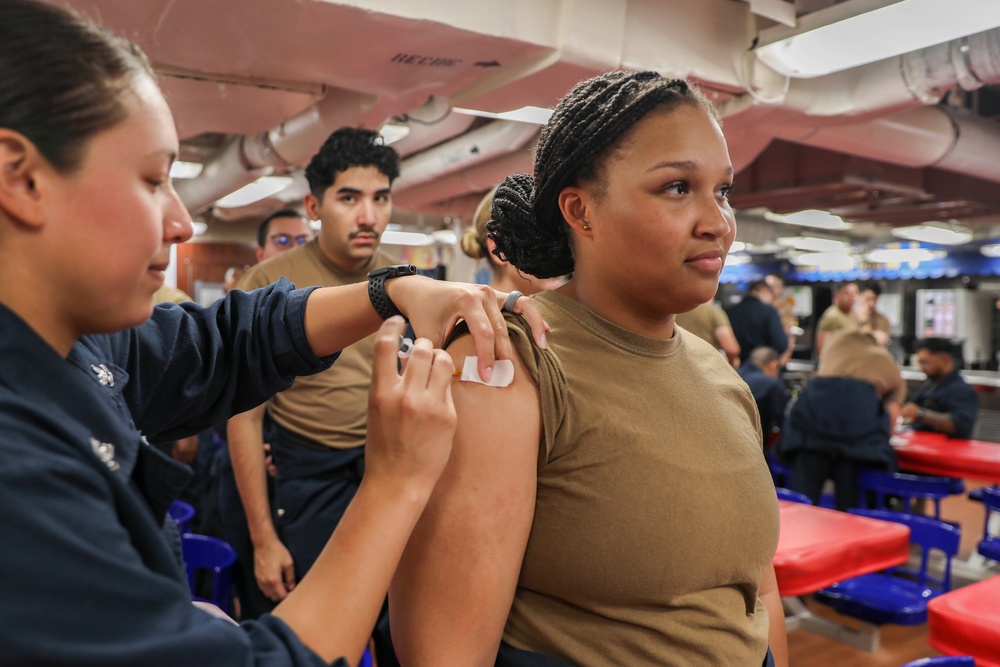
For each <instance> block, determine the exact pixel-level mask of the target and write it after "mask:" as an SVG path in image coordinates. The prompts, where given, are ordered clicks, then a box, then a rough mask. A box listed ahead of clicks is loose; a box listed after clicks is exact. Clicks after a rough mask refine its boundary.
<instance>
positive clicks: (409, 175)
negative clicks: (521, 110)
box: [393, 120, 538, 193]
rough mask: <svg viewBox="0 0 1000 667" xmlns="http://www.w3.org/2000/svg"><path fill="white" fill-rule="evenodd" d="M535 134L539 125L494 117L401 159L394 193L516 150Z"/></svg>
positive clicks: (394, 184)
mask: <svg viewBox="0 0 1000 667" xmlns="http://www.w3.org/2000/svg"><path fill="white" fill-rule="evenodd" d="M537 133H538V126H537V125H533V124H531V123H520V122H517V121H513V120H495V121H493V122H491V123H489V124H487V125H483V126H482V127H480V128H477V129H475V130H472V131H471V132H467V133H465V134H463V135H461V136H460V137H456V138H455V139H452V140H451V141H446V142H445V143H443V144H440V145H438V146H435V147H434V148H430V149H428V150H426V151H423V152H422V153H418V154H417V155H414V156H413V157H410V158H407V159H405V160H403V163H402V165H401V168H400V175H399V178H397V179H396V181H395V183H393V192H395V193H403V192H406V191H407V190H408V189H410V188H414V187H416V186H418V185H421V184H423V183H427V182H429V181H432V180H435V179H438V178H441V177H442V176H445V175H447V174H451V173H454V172H457V171H459V170H462V169H468V168H469V167H473V166H475V165H477V164H480V163H483V162H486V161H488V160H490V159H491V158H493V157H496V156H497V155H503V154H505V153H511V152H513V151H517V150H519V149H521V148H523V147H524V145H525V144H527V143H528V142H529V141H530V140H531V139H532V138H534V136H535V135H536V134H537Z"/></svg>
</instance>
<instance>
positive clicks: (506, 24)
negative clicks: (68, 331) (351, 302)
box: [49, 0, 1000, 273]
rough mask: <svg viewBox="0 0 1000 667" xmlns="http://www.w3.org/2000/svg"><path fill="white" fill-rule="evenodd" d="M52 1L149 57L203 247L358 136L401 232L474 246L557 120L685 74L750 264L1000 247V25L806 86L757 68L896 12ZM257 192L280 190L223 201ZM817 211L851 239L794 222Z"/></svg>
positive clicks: (669, 3)
mask: <svg viewBox="0 0 1000 667" xmlns="http://www.w3.org/2000/svg"><path fill="white" fill-rule="evenodd" d="M49 1H51V2H54V3H57V4H61V5H64V6H71V7H73V8H75V9H77V10H78V11H80V12H82V13H84V14H85V15H87V16H90V17H94V18H96V19H98V20H99V21H101V22H102V23H104V24H106V25H107V26H109V27H110V28H112V29H113V30H115V31H117V32H119V33H121V34H124V35H127V36H129V37H130V38H132V39H134V40H135V41H136V42H138V43H139V44H140V45H141V46H142V47H143V48H144V49H145V50H146V51H147V53H148V54H149V55H150V58H151V60H152V61H153V64H154V67H155V69H156V70H157V72H158V73H159V75H160V78H161V83H162V87H163V89H164V91H165V93H166V95H167V97H168V100H169V102H170V105H171V107H172V109H173V111H174V114H175V118H176V122H177V126H178V131H179V134H180V136H181V140H182V147H181V155H180V159H181V160H183V161H185V162H191V163H195V164H196V165H200V166H195V167H194V169H195V170H197V169H200V173H196V175H193V177H187V178H182V177H180V176H179V177H178V178H177V179H176V187H177V190H178V192H179V193H180V195H181V198H182V200H183V201H184V202H185V204H186V205H187V206H188V208H189V209H190V210H191V211H192V213H193V214H194V215H195V217H196V220H198V221H201V222H202V223H204V225H203V226H200V227H201V230H200V231H202V234H201V235H200V236H199V237H197V238H196V241H207V242H232V241H238V240H241V239H242V240H243V241H245V242H248V243H250V242H252V230H253V229H254V228H255V226H256V225H257V223H258V222H259V221H260V219H261V218H262V217H263V216H264V215H266V214H267V213H268V212H270V211H273V210H275V209H276V208H278V207H283V206H286V205H297V204H299V203H300V202H301V199H302V196H303V195H304V194H305V192H306V185H305V182H304V179H303V177H302V166H303V165H304V164H305V163H306V162H307V161H308V159H309V158H310V157H311V155H312V154H313V153H314V152H315V150H316V148H317V147H318V145H319V144H320V143H321V142H322V140H323V139H324V138H325V137H326V136H327V134H328V133H329V132H330V131H332V130H333V129H335V128H336V127H339V126H342V125H354V126H367V127H371V128H382V129H383V133H384V135H385V137H386V141H387V142H389V141H392V142H393V145H394V147H396V148H397V149H398V150H399V152H400V154H401V155H402V157H403V162H402V172H401V176H400V178H399V179H398V181H397V182H396V183H395V185H394V194H393V196H394V201H395V204H396V213H395V215H394V220H393V222H394V223H395V224H397V225H399V226H400V227H401V228H403V229H405V230H408V231H418V232H432V231H435V230H452V231H456V232H457V231H459V230H460V228H461V227H462V226H463V225H467V224H468V223H469V220H470V219H471V217H472V213H473V211H474V210H475V207H476V205H477V203H478V202H479V200H480V198H481V197H482V195H483V194H484V193H485V192H486V191H488V190H489V188H490V187H492V186H493V185H495V184H496V183H498V182H499V181H500V180H502V178H503V177H504V176H506V175H507V174H509V173H513V172H517V171H529V170H530V165H531V162H530V161H531V152H532V148H533V146H534V143H535V141H536V140H537V136H538V128H539V123H540V121H539V120H538V119H539V118H542V119H544V118H545V111H544V110H545V109H548V108H551V107H552V106H553V105H554V104H555V102H556V101H557V100H558V97H559V95H560V94H562V93H563V92H564V91H566V90H568V89H569V88H570V87H571V86H572V85H573V84H574V83H575V82H576V81H578V80H580V79H582V78H585V77H587V76H591V75H594V74H597V73H599V72H602V71H606V70H609V69H614V68H620V67H625V68H630V69H641V68H647V69H654V70H658V71H661V72H664V73H667V74H673V75H677V76H684V77H688V78H690V79H692V80H695V81H697V82H699V83H700V84H701V85H702V87H703V89H704V90H705V91H706V92H707V93H708V95H709V96H710V97H711V98H712V99H713V100H714V101H715V102H716V103H717V104H718V106H719V110H720V113H721V116H722V118H723V127H724V131H725V133H726V136H727V139H728V142H729V147H730V152H731V154H732V158H733V162H734V166H735V168H736V170H737V176H736V189H735V193H734V195H733V197H732V203H733V206H734V208H735V209H736V211H737V220H738V222H739V234H738V236H737V240H738V241H740V242H742V243H743V244H744V249H743V251H742V253H740V254H742V255H743V256H744V261H750V262H751V263H752V264H753V263H759V262H761V261H763V262H765V263H767V262H771V263H773V262H788V261H789V260H791V259H793V258H794V257H795V256H796V255H797V254H798V253H801V252H802V248H796V247H795V242H794V241H792V242H788V241H786V242H783V243H778V239H779V238H784V237H805V236H809V237H815V238H819V239H822V240H827V241H843V242H845V243H846V244H847V246H846V248H847V249H848V252H853V253H856V254H858V253H864V252H867V251H869V250H871V249H873V248H876V247H885V246H889V247H899V246H901V245H908V244H913V245H916V242H915V241H912V240H910V241H907V240H902V239H901V238H899V237H898V236H896V235H895V233H894V231H893V230H894V229H896V228H900V227H907V228H909V227H912V226H915V225H921V224H925V223H932V226H938V227H943V228H954V229H961V230H963V231H964V232H965V237H964V238H963V239H962V240H961V242H960V243H959V244H958V245H951V246H941V248H942V249H944V250H946V251H947V253H948V255H949V256H955V255H961V254H962V253H967V254H969V255H970V256H971V255H979V250H980V247H981V246H984V245H990V244H994V243H996V242H997V241H998V239H1000V187H998V185H1000V160H998V159H996V156H998V155H1000V28H997V27H990V28H989V29H987V30H985V31H983V32H979V33H976V34H973V35H970V36H966V37H960V38H956V39H951V40H949V41H948V42H945V43H942V44H937V45H931V46H927V47H924V48H922V49H920V50H917V51H910V52H907V53H904V54H902V55H899V56H893V57H890V58H886V59H883V60H878V61H875V62H872V63H868V64H862V65H858V66H855V67H852V68H849V69H846V70H843V71H839V72H835V73H831V74H825V75H821V76H815V77H811V78H806V77H802V76H799V75H797V74H793V75H787V74H783V73H781V72H780V71H778V70H776V69H775V68H773V67H772V66H771V65H770V64H765V60H766V59H765V58H764V56H763V52H760V53H759V52H758V48H760V47H761V45H762V44H763V43H764V42H766V41H767V38H768V35H771V34H775V33H776V31H781V30H785V31H789V30H795V29H796V28H795V26H796V25H800V26H805V25H808V24H810V21H811V22H812V23H813V24H815V23H817V22H822V21H823V20H824V19H823V17H824V16H826V15H828V14H830V13H831V12H838V11H839V12H841V13H843V12H844V11H855V12H858V11H863V12H867V11H872V10H875V9H878V8H879V7H881V6H883V5H891V4H894V3H895V2H898V0H842V1H839V2H838V1H837V0H794V1H793V0H508V1H507V2H503V3H498V2H486V0H483V1H482V2H464V3H448V2H439V1H436V0H412V1H408V2H398V1H396V2H393V1H391V0H347V1H342V2H340V1H333V0H255V2H253V3H247V2H244V1H243V0H214V1H213V2H204V1H203V0H144V1H143V2H134V1H133V0H49ZM858 6H860V7H861V9H860V10H858V9H854V8H855V7H858ZM851 46H852V44H845V45H844V47H845V49H849V48H850V47H851ZM779 69H780V68H779ZM193 173H194V172H193ZM261 177H264V179H263V180H259V179H261ZM275 177H278V178H277V179H275ZM251 183H254V184H255V186H260V187H262V188H265V189H264V190H263V194H261V193H260V192H258V193H257V194H256V195H249V196H245V197H243V198H242V199H239V198H238V199H237V201H235V202H234V201H233V199H232V198H228V199H223V198H224V197H226V196H227V195H230V194H231V193H233V192H234V191H238V190H239V191H241V192H244V194H245V191H243V190H241V188H244V186H247V185H249V184H251ZM267 188H269V189H267ZM806 210H819V211H826V212H830V213H833V214H835V215H837V216H840V218H842V220H843V221H844V222H845V223H846V224H844V225H842V227H843V228H842V229H815V228H809V227H801V226H794V225H788V224H785V222H787V221H784V222H783V220H784V216H787V215H788V214H791V213H795V212H799V211H806ZM442 238H446V237H438V239H439V240H440V239H442ZM920 246H921V247H932V246H927V245H926V244H920ZM735 254H736V253H734V255H735ZM993 261H995V262H1000V259H997V260H993ZM993 261H990V262H987V264H986V266H987V268H986V269H984V270H983V272H990V271H992V269H990V268H989V267H992V266H993ZM733 263H734V265H735V261H734V262H733ZM980 264H982V262H980ZM728 268H729V267H728V266H727V269H728ZM994 272H995V273H1000V269H997V270H996V271H994Z"/></svg>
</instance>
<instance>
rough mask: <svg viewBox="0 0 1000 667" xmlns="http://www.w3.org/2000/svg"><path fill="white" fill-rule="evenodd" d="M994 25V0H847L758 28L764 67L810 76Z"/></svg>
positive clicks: (997, 22)
mask: <svg viewBox="0 0 1000 667" xmlns="http://www.w3.org/2000/svg"><path fill="white" fill-rule="evenodd" d="M997 26H1000V2H997V1H996V0H949V1H948V2H947V3H945V4H942V2H941V0H894V1H893V2H890V3H889V4H886V2H885V0H847V2H840V3H837V4H835V5H831V6H830V7H827V8H825V9H821V10H818V11H815V12H812V13H809V14H805V15H804V16H802V17H800V18H799V21H798V25H797V26H796V27H794V28H787V27H785V26H774V27H771V28H766V29H764V30H762V31H761V32H760V35H759V39H758V42H757V43H758V46H757V49H756V53H757V57H758V58H759V59H760V60H761V61H762V62H763V63H764V64H766V65H767V66H768V67H770V68H771V69H773V70H775V71H776V72H779V73H781V74H784V75H786V76H793V77H799V78H806V79H808V78H812V77H816V76H822V75H824V74H830V73H832V72H838V71H840V70H844V69H849V68H851V67H857V66H859V65H864V64H866V63H870V62H875V61H878V60H883V59H885V58H891V57H893V56H898V55H901V54H903V53H909V52H910V51H918V50H920V49H923V48H926V47H928V46H933V45H934V44H941V43H944V42H948V41H951V40H953V39H957V38H959V37H964V36H966V35H972V34H975V33H978V32H983V31H985V30H990V29H992V28H995V27H997Z"/></svg>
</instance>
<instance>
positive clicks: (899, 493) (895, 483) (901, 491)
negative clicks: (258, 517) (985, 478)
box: [858, 470, 965, 520]
mask: <svg viewBox="0 0 1000 667" xmlns="http://www.w3.org/2000/svg"><path fill="white" fill-rule="evenodd" d="M858 486H859V487H860V488H861V498H862V499H864V498H865V492H866V491H870V492H871V493H872V494H874V496H875V509H887V508H888V507H887V502H888V499H889V498H890V497H893V496H895V497H897V498H899V499H900V500H901V501H902V503H903V509H902V511H903V512H906V513H907V514H912V513H913V507H912V506H913V500H914V499H916V498H925V499H927V500H931V501H933V502H934V518H935V519H938V520H940V519H941V500H943V499H944V498H947V497H948V496H951V495H958V494H961V493H964V492H965V483H964V482H963V481H962V480H961V479H956V478H953V477H933V476H931V475H910V474H906V473H901V472H884V471H881V470H863V471H861V474H860V475H859V476H858Z"/></svg>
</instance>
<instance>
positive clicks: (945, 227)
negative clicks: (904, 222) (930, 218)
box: [889, 222, 972, 245]
mask: <svg viewBox="0 0 1000 667" xmlns="http://www.w3.org/2000/svg"><path fill="white" fill-rule="evenodd" d="M889 232H890V233H891V234H892V235H893V236H895V237H898V238H901V239H906V240H908V241H924V242H925V243H937V244H938V245H961V244H963V243H968V242H969V241H971V240H972V231H970V230H969V229H967V228H965V227H962V226H961V225H952V224H948V223H946V222H928V223H927V224H923V225H914V226H912V227H893V228H892V229H890V230H889Z"/></svg>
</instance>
